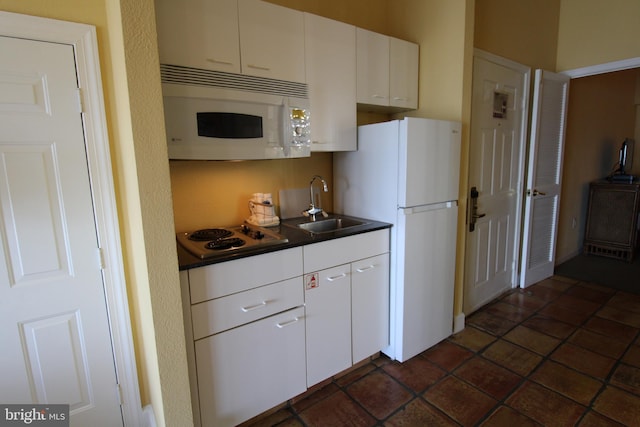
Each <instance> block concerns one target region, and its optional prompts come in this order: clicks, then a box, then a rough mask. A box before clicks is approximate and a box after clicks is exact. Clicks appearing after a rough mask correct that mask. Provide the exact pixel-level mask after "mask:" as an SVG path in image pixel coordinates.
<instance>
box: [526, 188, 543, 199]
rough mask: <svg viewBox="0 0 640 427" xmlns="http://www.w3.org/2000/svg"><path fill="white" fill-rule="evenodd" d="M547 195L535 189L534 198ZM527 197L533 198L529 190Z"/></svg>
mask: <svg viewBox="0 0 640 427" xmlns="http://www.w3.org/2000/svg"><path fill="white" fill-rule="evenodd" d="M546 195H547V193H544V192H542V191H538V190H537V189H535V188H534V189H533V197H535V196H546ZM527 196H531V190H527Z"/></svg>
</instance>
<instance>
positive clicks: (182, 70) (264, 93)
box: [161, 64, 311, 160]
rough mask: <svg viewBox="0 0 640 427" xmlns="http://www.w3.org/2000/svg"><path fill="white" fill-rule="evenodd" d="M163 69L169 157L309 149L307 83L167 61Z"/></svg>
mask: <svg viewBox="0 0 640 427" xmlns="http://www.w3.org/2000/svg"><path fill="white" fill-rule="evenodd" d="M161 72H162V96H163V100H164V116H165V126H166V133H167V146H168V151H169V158H170V159H184V160H252V159H280V158H293V157H308V156H309V155H310V150H311V149H310V147H311V139H310V129H311V126H310V111H309V99H308V96H307V87H306V85H305V84H303V83H296V82H285V81H281V80H273V79H265V78H260V77H252V76H245V75H238V74H230V73H221V72H216V71H209V70H199V69H194V68H187V67H179V66H173V65H165V64H162V65H161Z"/></svg>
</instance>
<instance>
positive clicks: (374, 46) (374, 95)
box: [356, 28, 389, 106]
mask: <svg viewBox="0 0 640 427" xmlns="http://www.w3.org/2000/svg"><path fill="white" fill-rule="evenodd" d="M356 41H357V44H356V46H357V51H356V58H357V70H358V76H357V100H358V103H359V104H367V105H381V106H388V105H389V37H387V36H385V35H383V34H379V33H375V32H373V31H369V30H365V29H363V28H358V29H357V30H356Z"/></svg>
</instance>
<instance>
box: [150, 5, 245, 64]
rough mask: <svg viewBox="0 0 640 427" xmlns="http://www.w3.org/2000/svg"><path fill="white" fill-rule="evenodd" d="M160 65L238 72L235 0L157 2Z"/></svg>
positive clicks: (236, 7) (238, 56)
mask: <svg viewBox="0 0 640 427" xmlns="http://www.w3.org/2000/svg"><path fill="white" fill-rule="evenodd" d="M156 19H157V26H158V53H159V55H160V62H161V63H163V64H172V65H183V66H186V67H193V68H201V69H207V70H215V71H225V72H228V73H240V44H239V42H238V0H215V1H211V0H187V1H175V0H156Z"/></svg>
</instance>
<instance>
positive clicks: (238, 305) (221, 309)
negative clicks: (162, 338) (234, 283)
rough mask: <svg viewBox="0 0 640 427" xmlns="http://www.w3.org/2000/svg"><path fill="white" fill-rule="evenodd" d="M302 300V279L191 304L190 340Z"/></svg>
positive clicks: (275, 311)
mask: <svg viewBox="0 0 640 427" xmlns="http://www.w3.org/2000/svg"><path fill="white" fill-rule="evenodd" d="M303 303H304V293H303V289H302V278H301V277H294V278H293V279H289V280H285V281H283V282H278V283H274V284H272V285H267V286H262V287H259V288H256V289H252V290H250V291H245V292H241V293H238V294H234V295H229V296H226V297H224V298H218V299H214V300H211V301H206V302H203V303H200V304H196V305H193V306H191V316H192V320H193V339H195V340H198V339H200V338H204V337H206V336H208V335H213V334H216V333H218V332H221V331H224V330H227V329H231V328H234V327H236V326H239V325H243V324H245V323H249V322H253V321H254V320H258V319H261V318H263V317H266V316H270V315H272V314H275V313H280V312H282V311H285V310H288V309H290V308H294V307H297V306H300V305H302V304H303Z"/></svg>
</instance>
